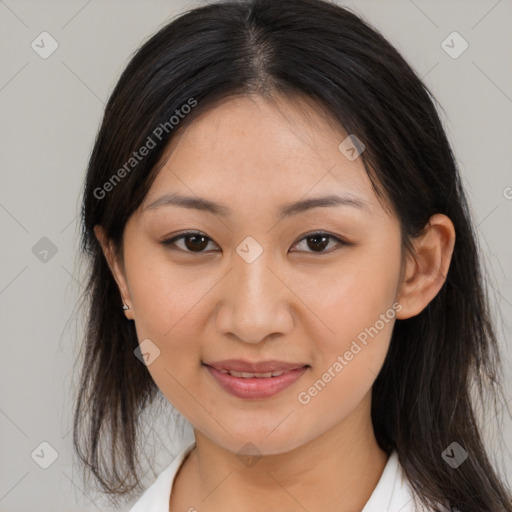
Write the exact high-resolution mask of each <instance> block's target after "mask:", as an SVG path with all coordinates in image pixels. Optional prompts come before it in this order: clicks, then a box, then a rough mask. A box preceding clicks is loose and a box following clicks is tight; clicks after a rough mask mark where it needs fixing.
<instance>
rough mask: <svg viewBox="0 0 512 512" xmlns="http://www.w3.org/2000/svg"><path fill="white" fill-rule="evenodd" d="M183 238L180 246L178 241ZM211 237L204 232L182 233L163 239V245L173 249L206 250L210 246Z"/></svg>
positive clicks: (187, 250)
mask: <svg viewBox="0 0 512 512" xmlns="http://www.w3.org/2000/svg"><path fill="white" fill-rule="evenodd" d="M181 240H183V246H182V247H179V246H178V245H177V243H176V242H178V241H181ZM209 242H211V239H210V238H208V237H207V236H205V235H203V234H202V233H197V232H192V233H182V234H181V235H178V236H175V237H174V238H171V239H169V240H164V241H162V242H161V243H162V245H164V246H166V247H169V248H171V249H177V250H180V251H183V252H196V253H200V252H204V249H205V248H206V247H207V246H208V243H209Z"/></svg>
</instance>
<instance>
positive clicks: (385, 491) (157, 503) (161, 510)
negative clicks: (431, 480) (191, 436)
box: [129, 441, 416, 512]
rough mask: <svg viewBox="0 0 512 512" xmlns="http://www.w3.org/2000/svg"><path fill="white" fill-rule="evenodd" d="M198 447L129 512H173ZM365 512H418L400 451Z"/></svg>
mask: <svg viewBox="0 0 512 512" xmlns="http://www.w3.org/2000/svg"><path fill="white" fill-rule="evenodd" d="M194 446H195V441H192V442H190V443H189V444H188V445H187V446H185V448H184V449H183V450H182V451H181V452H180V453H179V454H178V455H177V456H176V458H175V459H174V460H173V462H172V463H171V464H170V465H169V466H168V467H167V468H166V469H164V471H162V472H161V473H160V475H158V478H157V479H156V480H155V482H153V484H151V486H150V487H148V488H147V489H146V491H145V492H144V494H143V495H142V496H141V497H140V498H139V500H138V501H137V502H136V503H135V504H134V505H133V507H132V508H131V509H130V511H129V512H169V499H170V496H171V489H172V484H173V483H174V479H175V477H176V474H177V473H178V470H179V468H180V466H181V464H182V463H183V461H184V460H185V457H186V456H187V455H188V453H189V452H190V451H191V450H192V449H193V448H194ZM361 512H416V509H414V508H413V499H412V489H411V487H410V486H409V483H408V481H407V480H406V478H405V475H404V473H403V470H402V467H401V466H400V464H399V462H398V455H397V453H396V451H393V452H392V453H391V455H390V456H389V458H388V461H387V463H386V466H385V467H384V471H383V472H382V475H381V477H380V479H379V481H378V482H377V486H376V487H375V489H374V490H373V493H372V495H371V496H370V499H369V500H368V501H367V502H366V505H365V506H364V508H363V510H362V511H361Z"/></svg>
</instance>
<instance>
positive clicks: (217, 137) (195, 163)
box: [143, 96, 378, 206]
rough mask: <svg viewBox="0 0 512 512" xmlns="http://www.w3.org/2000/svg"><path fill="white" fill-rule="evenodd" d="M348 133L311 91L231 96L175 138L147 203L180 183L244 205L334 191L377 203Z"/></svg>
mask: <svg viewBox="0 0 512 512" xmlns="http://www.w3.org/2000/svg"><path fill="white" fill-rule="evenodd" d="M347 135H348V134H347V133H346V132H345V130H344V129H343V128H342V126H341V125H337V124H336V123H334V122H333V121H332V119H331V118H329V117H328V115H327V114H326V113H325V111H324V110H323V109H322V107H321V106H320V105H318V104H317V103H315V102H314V101H313V100H311V99H308V98H305V97H298V96H294V97H293V98H292V97H284V96H277V97H275V99H274V101H269V100H268V99H265V98H262V97H260V96H237V97H231V98H228V99H226V100H224V101H222V102H221V103H219V104H217V105H215V106H214V107H213V108H211V109H208V110H206V111H205V112H203V113H202V114H200V115H199V116H198V117H197V118H196V119H195V120H194V121H192V122H191V123H190V124H189V125H188V126H186V128H185V129H184V130H183V131H182V132H179V135H178V134H177V135H176V136H175V137H174V139H172V141H171V142H170V144H169V146H168V148H167V150H166V153H165V156H164V159H163V165H162V167H161V169H160V170H159V172H158V175H157V177H156V179H155V181H154V182H153V184H152V187H151V189H150V190H149V192H148V195H147V197H146V199H145V201H144V204H143V206H147V205H148V204H150V203H151V202H153V201H154V200H155V199H156V198H158V196H159V195H161V194H162V193H164V192H176V191H177V192H186V193H187V195H194V194H196V195H198V196H208V197H210V198H212V199H213V197H212V196H214V197H217V198H219V200H220V201H222V202H226V200H229V202H230V203H236V202H237V199H238V200H239V201H240V202H241V203H242V205H243V204H244V202H245V204H246V205H248V204H249V203H251V204H252V203H254V204H256V203H258V202H259V204H260V205H261V204H262V201H264V202H265V204H268V203H269V202H271V203H273V202H276V203H277V202H278V203H280V204H282V203H283V202H284V203H286V202H287V201H288V202H291V201H297V200H298V199H300V198H306V197H308V196H318V195H320V194H322V195H324V194H326V193H340V194H341V193H344V194H349V195H357V196H359V197H362V198H364V199H365V200H366V201H367V202H368V203H369V204H376V203H377V202H378V201H377V198H376V197H375V194H374V191H373V189H372V186H371V182H370V180H369V178H368V176H367V174H366V171H365V169H364V166H363V162H362V160H361V158H356V159H355V160H353V161H351V160H349V159H348V158H347V157H346V156H345V154H344V153H342V152H341V151H340V149H339V146H340V144H341V143H342V142H343V141H344V140H345V139H346V138H347Z"/></svg>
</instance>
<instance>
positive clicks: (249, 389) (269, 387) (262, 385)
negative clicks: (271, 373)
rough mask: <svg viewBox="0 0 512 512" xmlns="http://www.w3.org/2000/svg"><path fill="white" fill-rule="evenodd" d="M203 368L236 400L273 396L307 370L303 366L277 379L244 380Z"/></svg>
mask: <svg viewBox="0 0 512 512" xmlns="http://www.w3.org/2000/svg"><path fill="white" fill-rule="evenodd" d="M205 366H206V369H207V370H208V371H209V372H210V375H212V377H213V378H214V379H215V380H216V381H217V382H218V383H219V385H220V386H221V387H222V388H223V389H224V390H225V391H227V392H228V393H231V394H232V395H234V396H236V397H238V398H269V397H271V396H274V395H276V394H277V393H279V392H280V391H283V389H285V388H287V387H288V386H291V385H292V384H293V383H294V382H295V381H297V380H298V379H299V378H300V377H301V376H302V375H303V374H304V373H305V372H306V370H307V369H308V367H307V366H303V367H301V368H297V369H296V370H291V371H289V372H286V373H283V374H282V375H280V376H279V377H264V378H257V377H253V378H249V379H244V378H242V377H233V375H229V373H222V372H221V371H219V370H217V369H216V368H213V367H211V366H207V365H205Z"/></svg>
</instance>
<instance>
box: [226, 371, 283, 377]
mask: <svg viewBox="0 0 512 512" xmlns="http://www.w3.org/2000/svg"><path fill="white" fill-rule="evenodd" d="M221 372H222V373H229V374H230V375H232V376H233V377H242V378H243V379H253V378H257V379H268V378H269V377H279V375H282V374H283V373H284V372H283V371H275V372H266V373H249V372H235V371H233V370H229V371H228V370H221Z"/></svg>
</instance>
